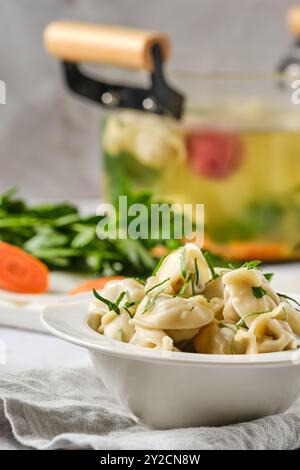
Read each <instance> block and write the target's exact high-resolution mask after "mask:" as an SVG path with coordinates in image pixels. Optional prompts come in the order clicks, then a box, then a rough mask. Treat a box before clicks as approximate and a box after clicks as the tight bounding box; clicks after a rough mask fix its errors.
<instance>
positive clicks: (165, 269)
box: [145, 243, 212, 297]
mask: <svg viewBox="0 0 300 470" xmlns="http://www.w3.org/2000/svg"><path fill="white" fill-rule="evenodd" d="M211 277H212V276H211V272H210V270H209V267H208V264H207V262H206V259H205V258H204V256H203V254H202V252H201V250H200V249H199V248H198V247H197V246H196V245H194V244H193V243H187V244H186V245H185V246H183V247H181V248H179V249H178V250H176V251H174V252H173V253H171V254H170V255H168V256H167V257H166V258H165V260H164V261H163V262H162V264H161V266H160V268H159V269H158V271H157V273H156V274H155V276H152V277H150V278H149V279H148V281H147V283H146V287H145V290H146V292H148V291H150V290H151V292H152V293H156V292H164V293H166V294H170V295H177V294H178V293H179V292H180V290H181V289H182V288H183V286H184V285H185V286H186V288H185V289H184V292H183V294H182V295H183V296H184V297H190V296H191V295H195V294H200V293H201V292H202V291H203V290H204V288H205V284H206V283H207V282H208V281H209V280H210V279H211ZM189 279H190V282H189Z"/></svg>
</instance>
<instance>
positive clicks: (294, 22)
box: [287, 5, 300, 37]
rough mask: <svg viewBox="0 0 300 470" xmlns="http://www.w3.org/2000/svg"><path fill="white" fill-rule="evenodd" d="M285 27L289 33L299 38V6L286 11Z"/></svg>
mask: <svg viewBox="0 0 300 470" xmlns="http://www.w3.org/2000/svg"><path fill="white" fill-rule="evenodd" d="M287 25H288V28H289V30H290V31H291V33H293V34H294V35H295V36H297V37H300V5H294V6H293V7H291V8H290V9H289V10H288V12H287Z"/></svg>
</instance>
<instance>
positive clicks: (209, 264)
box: [204, 251, 220, 279]
mask: <svg viewBox="0 0 300 470" xmlns="http://www.w3.org/2000/svg"><path fill="white" fill-rule="evenodd" d="M204 258H205V259H206V262H207V264H208V267H209V270H210V272H211V275H212V278H213V279H217V278H218V277H220V274H217V273H216V271H215V267H214V265H213V262H212V260H211V257H210V254H209V253H208V251H205V252H204Z"/></svg>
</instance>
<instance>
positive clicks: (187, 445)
mask: <svg viewBox="0 0 300 470" xmlns="http://www.w3.org/2000/svg"><path fill="white" fill-rule="evenodd" d="M0 397H1V400H0V438H1V439H0V440H1V442H2V448H35V449H105V450H113V449H170V450H174V449H185V450H187V449H200V450H203V449H295V448H299V447H300V401H299V402H298V403H296V404H295V405H294V406H293V407H292V408H291V409H290V410H289V411H288V412H287V413H284V414H281V415H277V416H272V417H267V418H263V419H259V420H256V421H252V422H249V423H241V424H237V425H232V426H224V427H218V428H217V427H215V428H213V427H211V428H204V427H200V428H188V429H172V430H167V431H158V430H155V429H151V428H149V427H147V426H144V425H141V424H138V423H136V422H135V421H133V420H132V419H131V418H130V417H129V416H127V415H126V413H125V412H124V411H123V410H122V409H121V408H120V407H119V406H118V405H117V404H116V403H115V402H114V400H112V399H111V397H110V396H109V394H108V393H107V391H106V389H105V388H104V386H103V384H102V383H101V381H99V379H97V378H96V377H95V375H94V372H93V370H92V369H91V368H77V369H64V368H61V369H56V370H46V369H43V370H30V371H26V372H24V373H21V374H18V375H6V376H4V377H2V378H1V379H0Z"/></svg>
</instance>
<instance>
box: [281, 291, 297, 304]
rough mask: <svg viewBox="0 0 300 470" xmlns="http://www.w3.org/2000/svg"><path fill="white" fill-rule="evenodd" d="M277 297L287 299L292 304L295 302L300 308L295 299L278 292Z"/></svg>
mask: <svg viewBox="0 0 300 470" xmlns="http://www.w3.org/2000/svg"><path fill="white" fill-rule="evenodd" d="M277 295H278V296H279V297H282V298H283V299H287V300H291V301H292V302H295V304H296V305H298V307H300V303H299V302H298V301H297V300H295V299H293V297H289V296H288V295H285V294H280V293H279V292H277Z"/></svg>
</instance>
